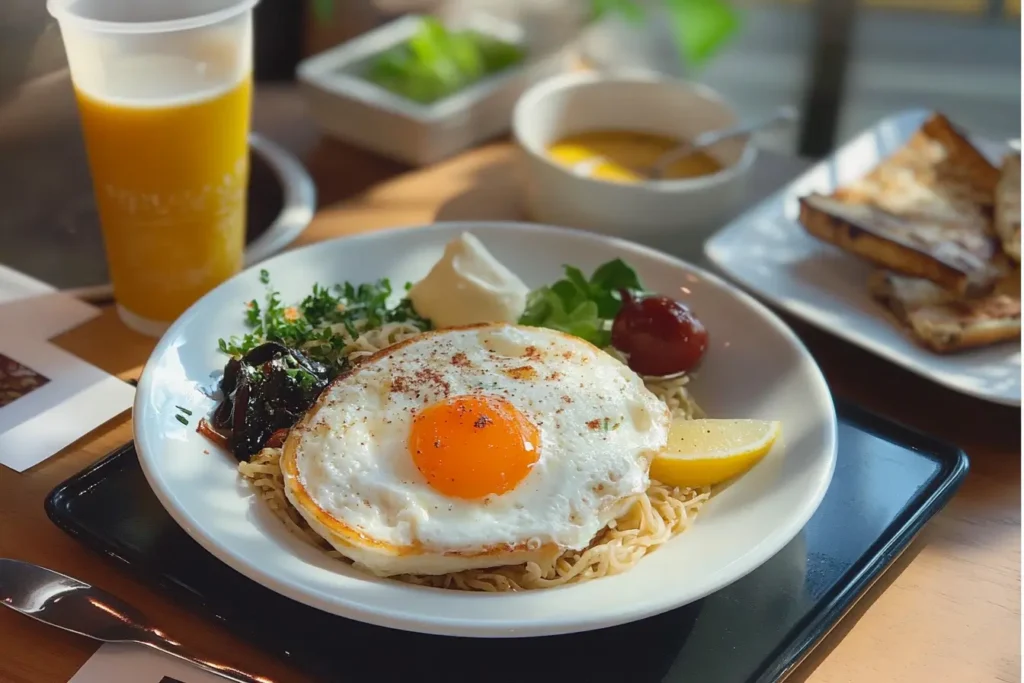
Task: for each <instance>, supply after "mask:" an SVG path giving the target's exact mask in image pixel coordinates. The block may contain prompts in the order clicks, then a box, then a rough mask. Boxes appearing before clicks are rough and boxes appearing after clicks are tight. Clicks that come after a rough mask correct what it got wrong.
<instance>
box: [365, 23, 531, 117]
mask: <svg viewBox="0 0 1024 683" xmlns="http://www.w3.org/2000/svg"><path fill="white" fill-rule="evenodd" d="M523 57H524V52H523V50H522V48H520V47H519V46H518V45H515V44H513V43H507V42H505V41H503V40H499V39H497V38H493V37H491V36H488V35H485V34H483V33H480V32H478V31H472V30H465V31H452V30H449V29H447V28H446V27H445V26H444V24H442V23H441V21H440V20H438V19H437V18H436V17H424V18H423V19H422V22H421V24H420V26H419V29H418V30H417V31H416V33H414V34H413V35H412V37H410V38H409V39H408V40H406V41H405V42H403V43H400V44H399V45H396V46H395V47H393V48H391V49H389V50H386V51H384V52H382V53H381V54H379V55H377V57H375V58H374V59H373V60H372V61H371V62H370V66H369V69H368V70H367V72H366V78H367V79H368V80H369V81H371V82H373V83H375V84H377V85H379V86H380V87H382V88H384V89H385V90H389V91H391V92H393V93H395V94H396V95H401V96H402V97H405V98H407V99H410V100H413V101H415V102H419V103H421V104H430V103H432V102H436V101H437V100H440V99H442V98H444V97H447V96H448V95H451V94H453V93H455V92H458V91H459V90H461V89H463V88H465V87H466V86H468V85H472V84H473V83H475V82H476V81H479V80H480V79H482V78H484V77H486V76H489V75H491V74H495V73H497V72H499V71H502V70H504V69H506V68H508V67H510V66H513V65H515V64H518V63H519V62H521V61H522V60H523Z"/></svg>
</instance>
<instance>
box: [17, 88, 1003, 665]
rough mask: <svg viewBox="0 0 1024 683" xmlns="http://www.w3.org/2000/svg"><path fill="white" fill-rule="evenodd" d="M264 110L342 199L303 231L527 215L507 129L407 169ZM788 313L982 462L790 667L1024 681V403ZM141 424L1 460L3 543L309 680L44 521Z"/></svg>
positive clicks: (895, 410) (108, 333)
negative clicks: (1023, 640) (982, 394)
mask: <svg viewBox="0 0 1024 683" xmlns="http://www.w3.org/2000/svg"><path fill="white" fill-rule="evenodd" d="M288 106H291V105H288ZM256 118H257V127H262V128H264V129H265V130H268V132H270V133H271V135H272V136H273V137H277V138H278V139H280V138H282V137H284V138H287V140H288V142H289V143H290V144H291V146H292V147H293V148H296V149H299V150H300V151H301V152H302V153H303V155H304V157H305V158H306V160H307V163H308V165H309V167H310V168H311V170H312V172H313V174H314V176H315V177H316V179H317V181H318V184H319V186H320V188H321V198H322V199H324V200H325V201H326V202H328V203H330V204H331V205H330V206H326V207H325V208H324V209H323V210H322V211H321V212H320V214H319V215H318V216H317V218H316V220H315V221H314V223H313V224H312V225H311V226H310V228H309V229H308V230H307V231H306V233H305V234H304V235H303V237H302V241H303V242H309V241H313V240H319V239H324V238H326V237H331V236H336V235H342V234H351V233H355V232H361V231H366V230H372V229H375V228H380V227H385V226H390V225H402V224H417V223H427V222H430V221H432V220H434V219H435V218H439V219H457V218H469V219H473V218H475V219H483V218H519V217H521V216H520V207H519V201H518V192H517V179H516V171H515V159H514V150H513V149H511V147H510V146H508V145H506V144H502V143H497V144H494V145H490V146H486V147H483V148H481V149H478V150H476V151H473V152H471V153H469V154H466V155H464V156H462V157H459V158H457V159H455V160H453V161H450V162H447V163H445V164H442V165H440V166H437V167H434V168H432V169H428V170H422V171H416V172H412V173H405V174H404V175H399V174H400V173H401V172H402V171H403V170H404V169H403V168H402V167H401V166H400V165H398V164H395V163H394V162H389V161H385V160H382V159H379V158H376V157H374V156H372V155H369V154H367V153H365V152H359V151H356V150H352V149H351V148H348V147H345V146H343V145H341V144H339V143H335V142H330V141H321V140H317V139H316V137H315V136H314V135H312V134H311V133H310V132H309V130H308V129H306V128H303V129H300V130H297V129H296V128H295V127H294V126H283V125H281V121H283V120H286V119H287V117H286V118H285V119H280V118H279V119H275V118H274V116H272V115H271V114H267V113H264V114H262V115H261V112H260V111H259V110H258V111H257V117H256ZM275 130H276V131H277V132H279V133H280V134H279V135H276V136H275V135H274V132H275ZM800 167H801V164H800V163H799V162H796V161H794V160H789V161H786V160H785V159H783V158H781V157H770V158H762V160H761V162H759V166H758V171H757V173H758V176H757V178H755V182H754V185H755V187H757V188H759V191H760V192H762V193H763V192H767V191H769V190H771V189H774V187H777V186H779V185H780V184H782V183H783V182H785V181H786V180H787V179H788V177H790V176H792V175H793V174H794V173H795V172H797V171H798V170H799V168H800ZM346 197H348V200H347V201H345V202H344V203H341V204H334V202H336V201H337V200H339V199H342V198H346ZM793 326H794V328H795V329H796V330H797V332H798V333H799V334H800V336H801V337H802V338H803V339H804V341H805V342H806V343H807V345H808V346H809V347H810V349H811V350H812V351H813V353H814V355H815V357H816V358H817V359H818V361H819V363H820V364H821V367H822V369H823V371H824V372H825V375H826V377H827V378H828V381H829V383H830V385H831V387H832V390H833V392H834V393H835V394H836V395H837V396H839V397H843V398H849V399H852V400H854V401H856V402H858V403H860V404H862V405H864V406H866V407H868V408H870V409H871V410H874V411H876V412H879V413H882V414H885V415H888V416H891V417H892V418H893V419H895V420H897V421H900V422H904V423H907V424H909V425H911V426H913V427H917V428H919V429H921V430H924V431H927V432H931V433H933V434H936V435H937V436H939V437H941V438H943V439H947V440H949V441H952V442H953V443H956V444H958V445H959V446H961V447H963V448H964V449H965V450H966V451H967V453H968V454H969V455H970V458H971V473H970V475H969V476H968V478H967V481H966V482H965V484H964V485H963V488H962V489H961V490H960V492H959V494H958V495H957V496H956V498H955V499H954V500H953V501H952V503H951V504H950V505H949V506H948V507H947V508H946V509H945V510H944V511H943V512H941V513H940V514H939V515H938V516H937V517H936V518H935V520H934V521H933V522H932V523H931V524H930V525H929V526H928V527H927V528H926V529H925V530H924V531H923V532H922V534H921V535H920V537H919V538H918V540H917V541H915V542H914V543H913V545H912V546H911V548H910V549H909V550H908V551H907V552H906V553H905V554H904V555H903V556H902V557H901V558H900V560H899V561H898V563H897V565H896V566H895V567H893V568H892V569H891V570H890V571H889V572H888V573H887V574H886V575H885V576H884V577H883V578H882V579H881V580H880V581H879V582H878V583H877V584H876V585H875V587H874V588H873V589H872V590H871V591H870V592H869V594H868V595H867V596H865V598H864V599H862V600H861V601H860V603H859V604H858V605H857V606H856V607H855V608H854V610H853V611H852V612H851V613H850V614H849V615H848V616H847V617H846V618H845V619H844V620H843V621H842V622H841V624H840V625H839V626H838V627H837V628H836V629H835V630H834V631H833V632H832V633H831V634H830V635H829V636H828V637H827V639H826V641H825V642H824V643H823V644H822V646H821V647H819V648H818V649H817V650H815V651H814V653H812V655H811V656H810V657H809V659H808V660H807V661H806V662H805V663H804V664H803V665H802V666H801V667H800V668H799V669H798V670H797V672H796V673H795V674H794V675H793V677H792V678H791V679H790V680H792V681H797V682H804V681H806V682H813V683H850V682H854V681H868V682H871V683H874V682H876V681H877V682H879V683H888V682H896V681H900V682H915V683H916V682H920V683H973V682H975V681H976V682H978V683H982V682H984V683H991V682H992V681H1020V680H1021V678H1020V666H1021V659H1020V637H1021V631H1020V627H1021V621H1020V495H1021V486H1020V431H1019V425H1020V411H1019V410H1015V409H1009V408H1002V407H997V406H993V405H990V404H987V403H983V402H981V401H977V400H973V399H970V398H966V397H963V396H960V395H958V394H955V393H952V392H950V391H948V390H946V389H942V388H940V387H938V386H935V385H933V384H930V383H928V382H926V381H924V380H922V379H919V378H917V377H916V376H914V375H911V374H909V373H907V372H905V371H903V370H900V369H897V368H895V367H893V366H891V365H889V364H888V363H885V362H883V361H881V360H879V359H877V358H875V357H874V356H872V355H870V354H868V353H866V352H864V351H861V350H859V349H857V348H854V347H852V346H849V345H847V344H845V343H843V342H840V341H837V340H835V339H833V338H831V337H829V336H828V335H827V334H824V333H822V332H818V331H816V330H813V329H810V328H808V327H806V326H804V325H802V324H798V323H795V322H793ZM57 343H58V344H60V345H61V346H62V347H64V348H65V349H68V350H69V351H71V352H73V353H76V354H78V355H79V356H81V357H82V358H84V359H86V360H88V361H90V362H92V363H94V364H96V365H97V366H99V367H101V368H103V369H105V370H107V371H109V372H111V373H114V374H117V375H119V376H121V377H123V378H131V377H137V376H138V375H139V373H140V372H141V369H142V365H143V364H144V362H145V360H146V358H147V356H148V354H149V352H150V350H151V348H152V345H153V340H150V339H146V338H144V337H141V336H139V335H136V334H134V333H131V332H129V331H127V330H126V329H125V328H124V327H123V326H122V325H121V323H120V322H119V321H118V319H117V317H116V315H115V314H114V311H113V310H111V309H108V310H105V311H104V312H103V314H102V315H101V316H100V317H99V318H97V319H95V320H93V321H91V322H89V323H87V324H85V325H83V326H81V327H80V328H78V329H75V330H73V331H71V332H69V333H67V334H65V335H63V336H62V337H60V338H59V339H58V340H57ZM130 438H131V424H130V419H129V416H128V415H123V416H122V417H120V418H117V419H115V420H113V421H111V422H110V423H108V424H106V425H104V426H103V427H101V428H100V429H97V430H96V431H95V432H93V433H92V434H90V435H88V436H86V437H85V438H83V439H81V440H80V441H79V442H77V443H75V444H73V445H72V446H70V447H69V448H68V449H66V450H65V451H64V452H63V453H61V454H60V455H58V456H56V457H54V458H51V459H50V460H48V461H46V462H44V463H42V464H40V465H38V466H37V467H35V468H33V469H32V470H29V471H28V472H25V473H23V474H16V473H14V472H13V471H11V470H8V469H5V468H3V467H0V556H7V557H15V558H20V559H24V560H29V561H32V562H36V563H39V564H43V565H46V566H49V567H52V568H54V569H57V570H59V571H63V572H66V573H68V574H72V575H74V576H77V577H79V578H81V579H83V580H85V581H88V582H91V583H94V584H96V585H98V586H100V587H103V588H106V589H108V590H111V591H113V592H114V593H116V594H117V595H119V596H120V597H122V598H124V599H126V600H128V601H130V602H132V603H134V604H136V605H137V606H138V607H140V608H142V609H143V611H145V612H146V613H147V614H149V615H150V616H151V617H153V618H155V619H156V620H157V621H158V623H159V624H160V625H161V626H162V628H163V629H164V630H166V631H167V632H169V633H171V634H173V635H174V636H175V637H176V638H178V639H180V640H182V641H184V642H185V643H186V644H187V645H190V646H192V647H194V648H196V649H197V650H198V651H200V652H204V653H207V654H209V655H211V656H215V657H217V658H220V659H224V660H228V661H229V662H231V663H234V664H237V665H241V666H244V667H245V668H247V669H251V670H256V671H258V672H259V673H262V674H263V675H266V676H271V677H273V678H275V679H278V680H280V681H282V682H283V683H288V682H297V681H300V680H303V677H302V676H300V675H299V674H297V673H296V672H295V671H292V670H289V669H288V668H286V667H285V666H284V665H283V664H281V663H279V662H277V661H275V660H273V659H271V658H270V657H269V656H267V655H265V654H261V653H260V652H257V651H256V650H255V649H254V648H252V647H250V646H249V645H247V644H246V643H244V642H241V641H239V640H237V639H236V638H234V637H232V636H231V635H229V634H228V633H227V632H226V631H224V630H222V629H221V628H219V627H217V626H215V625H213V624H212V623H210V622H208V621H205V620H203V619H202V618H200V617H197V616H195V615H193V614H191V613H189V612H187V611H185V610H184V609H183V608H182V607H180V606H178V605H176V604H174V603H173V602H172V601H171V600H168V599H167V598H166V597H164V596H163V595H162V594H159V593H157V592H155V591H154V590H151V589H150V588H148V587H147V586H145V585H143V584H142V583H140V582H138V581H137V580H135V579H134V578H132V577H130V576H129V575H128V574H127V573H126V572H124V571H122V570H121V569H120V568H117V567H114V566H112V565H111V564H109V563H108V562H107V561H105V560H103V559H102V558H100V557H98V556H96V555H94V554H93V553H91V552H89V551H88V550H86V549H84V548H82V547H81V546H79V545H78V544H77V543H76V542H75V541H73V540H72V539H71V538H69V537H68V536H66V535H64V534H63V533H62V532H61V531H59V530H58V529H57V528H56V527H54V526H53V525H52V524H50V522H49V521H48V520H47V518H46V516H45V515H44V513H43V505H42V503H43V499H44V496H45V495H46V494H47V492H48V491H50V489H51V488H52V487H53V486H55V485H56V484H57V483H59V482H60V481H62V480H64V479H65V478H67V477H69V476H71V475H72V474H74V473H75V472H77V471H79V470H80V469H82V468H84V467H85V466H86V465H88V464H89V463H91V462H93V461H95V460H96V459H97V458H100V457H101V456H103V455H104V454H106V453H107V452H109V451H110V450H112V449H113V448H115V447H116V446H119V445H120V444H122V443H124V442H125V441H127V440H128V439H130ZM0 636H2V637H0V681H2V682H3V683H58V682H61V683H62V682H64V681H67V680H68V678H69V677H70V676H71V675H72V674H73V673H74V672H75V671H76V670H77V669H78V667H80V666H81V665H82V663H84V661H85V660H86V659H87V658H88V657H89V655H90V654H91V653H92V652H93V651H94V649H95V644H94V643H92V642H90V641H88V640H86V639H84V638H79V637H77V636H73V635H69V634H66V633H63V632H60V631H57V630H55V629H52V628H49V627H47V626H43V625H42V624H38V623H35V622H33V621H31V620H29V619H26V618H24V617H21V616H19V615H17V614H15V613H14V612H12V611H9V610H0Z"/></svg>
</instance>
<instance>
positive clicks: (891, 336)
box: [704, 110, 1021, 406]
mask: <svg viewBox="0 0 1024 683" xmlns="http://www.w3.org/2000/svg"><path fill="white" fill-rule="evenodd" d="M930 114H931V112H929V111H925V110H911V111H905V112H901V113H899V114H896V115H894V116H891V117H889V118H886V119H884V120H882V121H881V122H880V123H878V124H877V125H876V126H874V127H873V128H871V129H869V130H867V131H865V132H864V133H862V134H861V135H859V136H858V137H856V138H855V139H853V140H852V141H851V142H849V143H848V144H846V145H844V146H843V147H842V148H840V149H839V150H838V151H837V152H836V153H835V154H833V155H832V156H831V157H829V158H827V159H825V160H824V161H822V162H821V163H819V164H817V165H815V166H814V167H812V168H811V169H810V170H809V171H807V172H806V173H805V174H803V175H802V176H800V177H799V178H797V179H796V180H794V181H793V182H792V183H790V184H789V185H787V186H786V187H785V188H784V189H782V190H780V191H779V192H777V193H776V194H774V195H772V196H771V197H769V198H768V199H766V200H764V201H763V202H761V203H760V204H758V205H756V206H755V207H754V208H753V209H751V210H749V211H747V212H746V213H745V214H743V215H742V216H740V217H739V218H737V219H736V220H734V221H733V222H732V223H730V224H729V225H728V226H726V227H725V228H723V229H722V230H720V231H719V232H718V233H717V234H715V235H714V236H712V237H711V239H709V240H708V241H707V242H706V243H705V245H704V251H705V254H706V255H707V257H708V259H709V260H710V261H711V262H712V263H713V264H715V266H717V267H718V268H719V269H721V271H722V272H724V273H725V274H726V275H727V276H728V277H730V278H732V279H733V280H735V281H736V282H738V283H739V284H741V285H742V286H743V287H745V288H747V289H748V290H750V291H751V292H753V293H754V294H755V295H757V296H759V297H761V298H762V299H764V300H766V301H768V302H770V303H771V304H773V305H775V306H777V307H779V308H780V309H782V310H785V311H787V312H789V313H791V314H793V315H795V316H797V317H799V318H802V319H803V320H805V321H807V322H809V323H811V324H813V325H815V326H817V327H820V328H821V329H823V330H825V331H827V332H830V333H831V334H834V335H836V336H837V337H840V338H842V339H845V340H846V341H848V342H851V343H853V344H856V345H857V346H860V347H862V348H864V349H866V350H868V351H871V352H872V353H874V354H876V355H878V356H881V357H882V358H885V359H887V360H889V361H891V362H893V363H895V364H896V365H899V366H901V367H903V368H906V369H907V370H910V371H911V372H914V373H917V374H918V375H921V376H922V377H926V378H928V379H930V380H932V381H934V382H936V383H938V384H941V385H943V386H945V387H948V388H950V389H953V390H954V391H958V392H960V393H963V394H967V395H969V396H974V397H977V398H980V399H983V400H986V401H991V402H994V403H1001V404H1004V405H1011V406H1019V405H1020V404H1021V394H1020V381H1021V353H1020V345H1019V344H1018V343H1013V342H1008V343H1004V344H998V345H995V346H991V347H988V348H983V349H978V350H974V351H967V352H963V353H959V354H951V355H939V354H935V353H933V352H931V351H928V350H926V349H924V348H922V347H920V346H918V345H917V344H916V343H914V341H912V340H911V338H910V337H909V336H907V335H906V334H905V333H904V332H903V330H902V329H900V328H899V327H898V326H897V325H896V324H895V323H894V322H893V321H891V320H890V319H889V318H888V317H887V314H886V312H885V311H884V310H883V309H882V307H881V306H880V305H879V304H877V303H876V302H875V301H874V300H872V299H871V297H870V296H869V294H868V290H867V284H866V283H867V278H868V274H869V273H870V272H871V270H872V266H871V265H870V264H868V263H866V262H864V261H862V260H860V259H858V258H857V257H855V256H853V255H850V254H847V253H845V252H843V251H841V250H840V249H838V248H836V247H833V246H831V245H828V244H825V243H823V242H821V241H819V240H816V239H814V238H813V237H811V236H810V235H808V234H807V233H806V232H805V231H804V229H803V228H802V227H801V226H800V225H799V223H798V222H797V215H798V210H799V209H798V199H799V198H800V197H802V196H804V195H807V194H809V193H811V192H822V193H830V192H832V191H833V190H834V189H835V188H836V187H838V186H840V185H842V184H844V183H848V182H850V181H852V180H855V179H856V178H859V177H860V176H862V175H864V174H865V173H867V172H868V171H869V170H870V169H872V168H873V167H874V166H876V165H877V164H878V163H879V162H880V161H882V160H883V159H884V158H885V157H887V156H889V155H890V154H892V153H893V152H894V151H896V149H897V148H898V147H900V146H901V145H903V144H904V143H905V142H906V141H907V139H908V138H909V137H910V136H911V135H912V134H913V133H914V132H915V131H916V130H917V129H918V128H919V127H920V126H921V124H922V123H923V122H924V121H925V119H926V118H927V117H928V116H929V115H930ZM972 142H973V143H974V144H975V146H977V147H978V149H979V150H980V151H981V152H982V153H983V154H985V155H986V156H987V157H989V159H991V160H992V161H994V162H997V163H998V161H999V160H1000V159H1001V158H1002V156H1003V154H1005V153H1006V152H1007V151H1008V150H1009V147H1008V145H1007V144H1006V143H1001V142H997V141H993V140H985V139H979V138H972Z"/></svg>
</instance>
